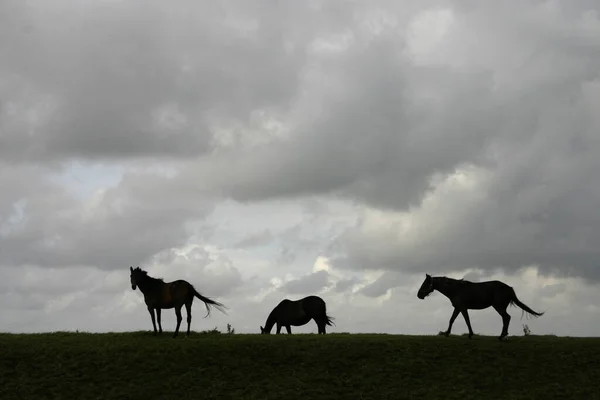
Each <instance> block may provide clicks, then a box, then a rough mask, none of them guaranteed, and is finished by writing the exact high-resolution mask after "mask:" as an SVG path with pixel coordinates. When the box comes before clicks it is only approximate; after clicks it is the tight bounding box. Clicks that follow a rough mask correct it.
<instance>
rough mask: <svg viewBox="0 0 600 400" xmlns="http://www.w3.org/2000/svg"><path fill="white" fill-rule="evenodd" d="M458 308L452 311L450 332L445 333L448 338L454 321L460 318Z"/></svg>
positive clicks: (449, 325)
mask: <svg viewBox="0 0 600 400" xmlns="http://www.w3.org/2000/svg"><path fill="white" fill-rule="evenodd" d="M458 313H459V311H458V308H454V311H452V316H451V317H450V323H449V324H448V330H447V331H446V332H445V333H444V335H445V336H446V337H448V336H450V331H451V330H452V324H454V320H455V319H456V317H458Z"/></svg>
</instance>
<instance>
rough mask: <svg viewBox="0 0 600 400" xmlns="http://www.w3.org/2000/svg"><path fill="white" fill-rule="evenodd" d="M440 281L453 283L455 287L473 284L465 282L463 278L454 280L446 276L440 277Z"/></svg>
mask: <svg viewBox="0 0 600 400" xmlns="http://www.w3.org/2000/svg"><path fill="white" fill-rule="evenodd" d="M442 279H443V280H444V281H445V282H447V283H453V284H457V285H462V284H469V283H473V282H471V281H465V278H461V279H454V278H450V277H447V276H442Z"/></svg>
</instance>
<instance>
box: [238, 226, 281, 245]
mask: <svg viewBox="0 0 600 400" xmlns="http://www.w3.org/2000/svg"><path fill="white" fill-rule="evenodd" d="M272 241H273V234H272V233H271V231H269V230H266V229H265V230H263V231H260V232H257V233H254V234H251V235H249V236H246V237H245V238H243V239H242V240H240V241H239V242H237V243H236V244H235V247H240V248H249V247H257V246H264V245H267V244H269V243H271V242H272Z"/></svg>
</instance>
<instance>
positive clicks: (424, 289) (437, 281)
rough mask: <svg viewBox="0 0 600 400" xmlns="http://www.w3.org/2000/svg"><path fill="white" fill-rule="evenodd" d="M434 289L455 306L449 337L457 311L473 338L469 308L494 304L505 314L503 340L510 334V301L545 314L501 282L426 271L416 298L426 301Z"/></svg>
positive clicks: (535, 313) (537, 315)
mask: <svg viewBox="0 0 600 400" xmlns="http://www.w3.org/2000/svg"><path fill="white" fill-rule="evenodd" d="M434 290H437V291H438V292H440V293H441V294H443V295H444V296H446V297H447V298H448V299H449V300H450V302H451V303H452V305H453V306H454V311H453V312H452V316H451V317H450V324H449V325H448V330H447V331H446V332H445V333H444V334H445V335H446V337H448V335H450V330H451V329H452V324H453V323H454V320H455V319H456V317H457V316H458V313H461V314H462V316H463V317H464V319H465V322H466V323H467V327H468V328H469V339H471V337H472V336H473V329H471V321H470V319H469V313H468V311H467V310H483V309H485V308H488V307H494V310H496V311H497V312H498V314H500V316H501V317H502V332H501V333H500V336H499V337H498V340H502V339H503V338H504V337H506V336H507V335H508V324H509V323H510V315H509V314H508V312H506V309H507V308H508V305H509V304H510V305H515V304H516V305H517V306H519V307H520V308H521V309H523V311H525V312H527V313H528V314H531V315H533V316H534V317H540V316H542V315H544V313H543V312H542V313H538V312H535V311H533V310H532V309H531V308H529V307H527V305H525V304H524V303H522V302H521V301H519V299H518V298H517V294H516V293H515V290H514V289H513V288H512V287H510V286H508V285H507V284H506V283H504V282H500V281H486V282H469V281H465V280H463V279H460V280H457V279H452V278H447V277H445V276H439V277H437V276H436V277H432V276H430V275H428V274H425V280H424V281H423V284H422V285H421V288H420V289H419V292H418V293H417V297H418V298H419V299H421V300H423V299H424V298H425V297H427V296H429V295H430V294H431V293H432V292H433V291H434ZM521 318H522V317H521Z"/></svg>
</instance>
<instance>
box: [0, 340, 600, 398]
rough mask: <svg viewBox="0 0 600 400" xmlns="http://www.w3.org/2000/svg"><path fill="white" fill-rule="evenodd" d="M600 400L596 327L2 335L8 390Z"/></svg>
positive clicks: (0, 373)
mask: <svg viewBox="0 0 600 400" xmlns="http://www.w3.org/2000/svg"><path fill="white" fill-rule="evenodd" d="M217 398H218V399H287V400H290V399H307V400H312V399H411V398H414V399H485V398H487V399H559V398H560V399H600V338H560V337H552V336H548V337H543V336H527V337H525V336H521V337H512V338H510V339H509V341H507V342H505V343H501V342H498V341H497V340H496V339H495V338H493V337H474V338H473V339H472V340H470V341H469V340H468V339H467V338H466V337H463V336H455V337H449V338H445V337H440V336H399V335H354V334H352V335H349V334H328V335H325V336H322V335H321V336H318V335H292V336H287V335H279V336H276V335H237V334H234V335H227V334H198V333H196V334H194V333H192V335H191V336H190V337H189V338H184V337H179V338H177V339H175V340H173V339H171V338H170V337H169V334H168V333H165V334H163V336H161V337H154V336H152V335H151V334H149V333H147V332H133V333H123V334H85V333H49V334H35V335H12V334H0V399H3V400H7V399H89V400H91V399H179V400H181V399H217Z"/></svg>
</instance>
